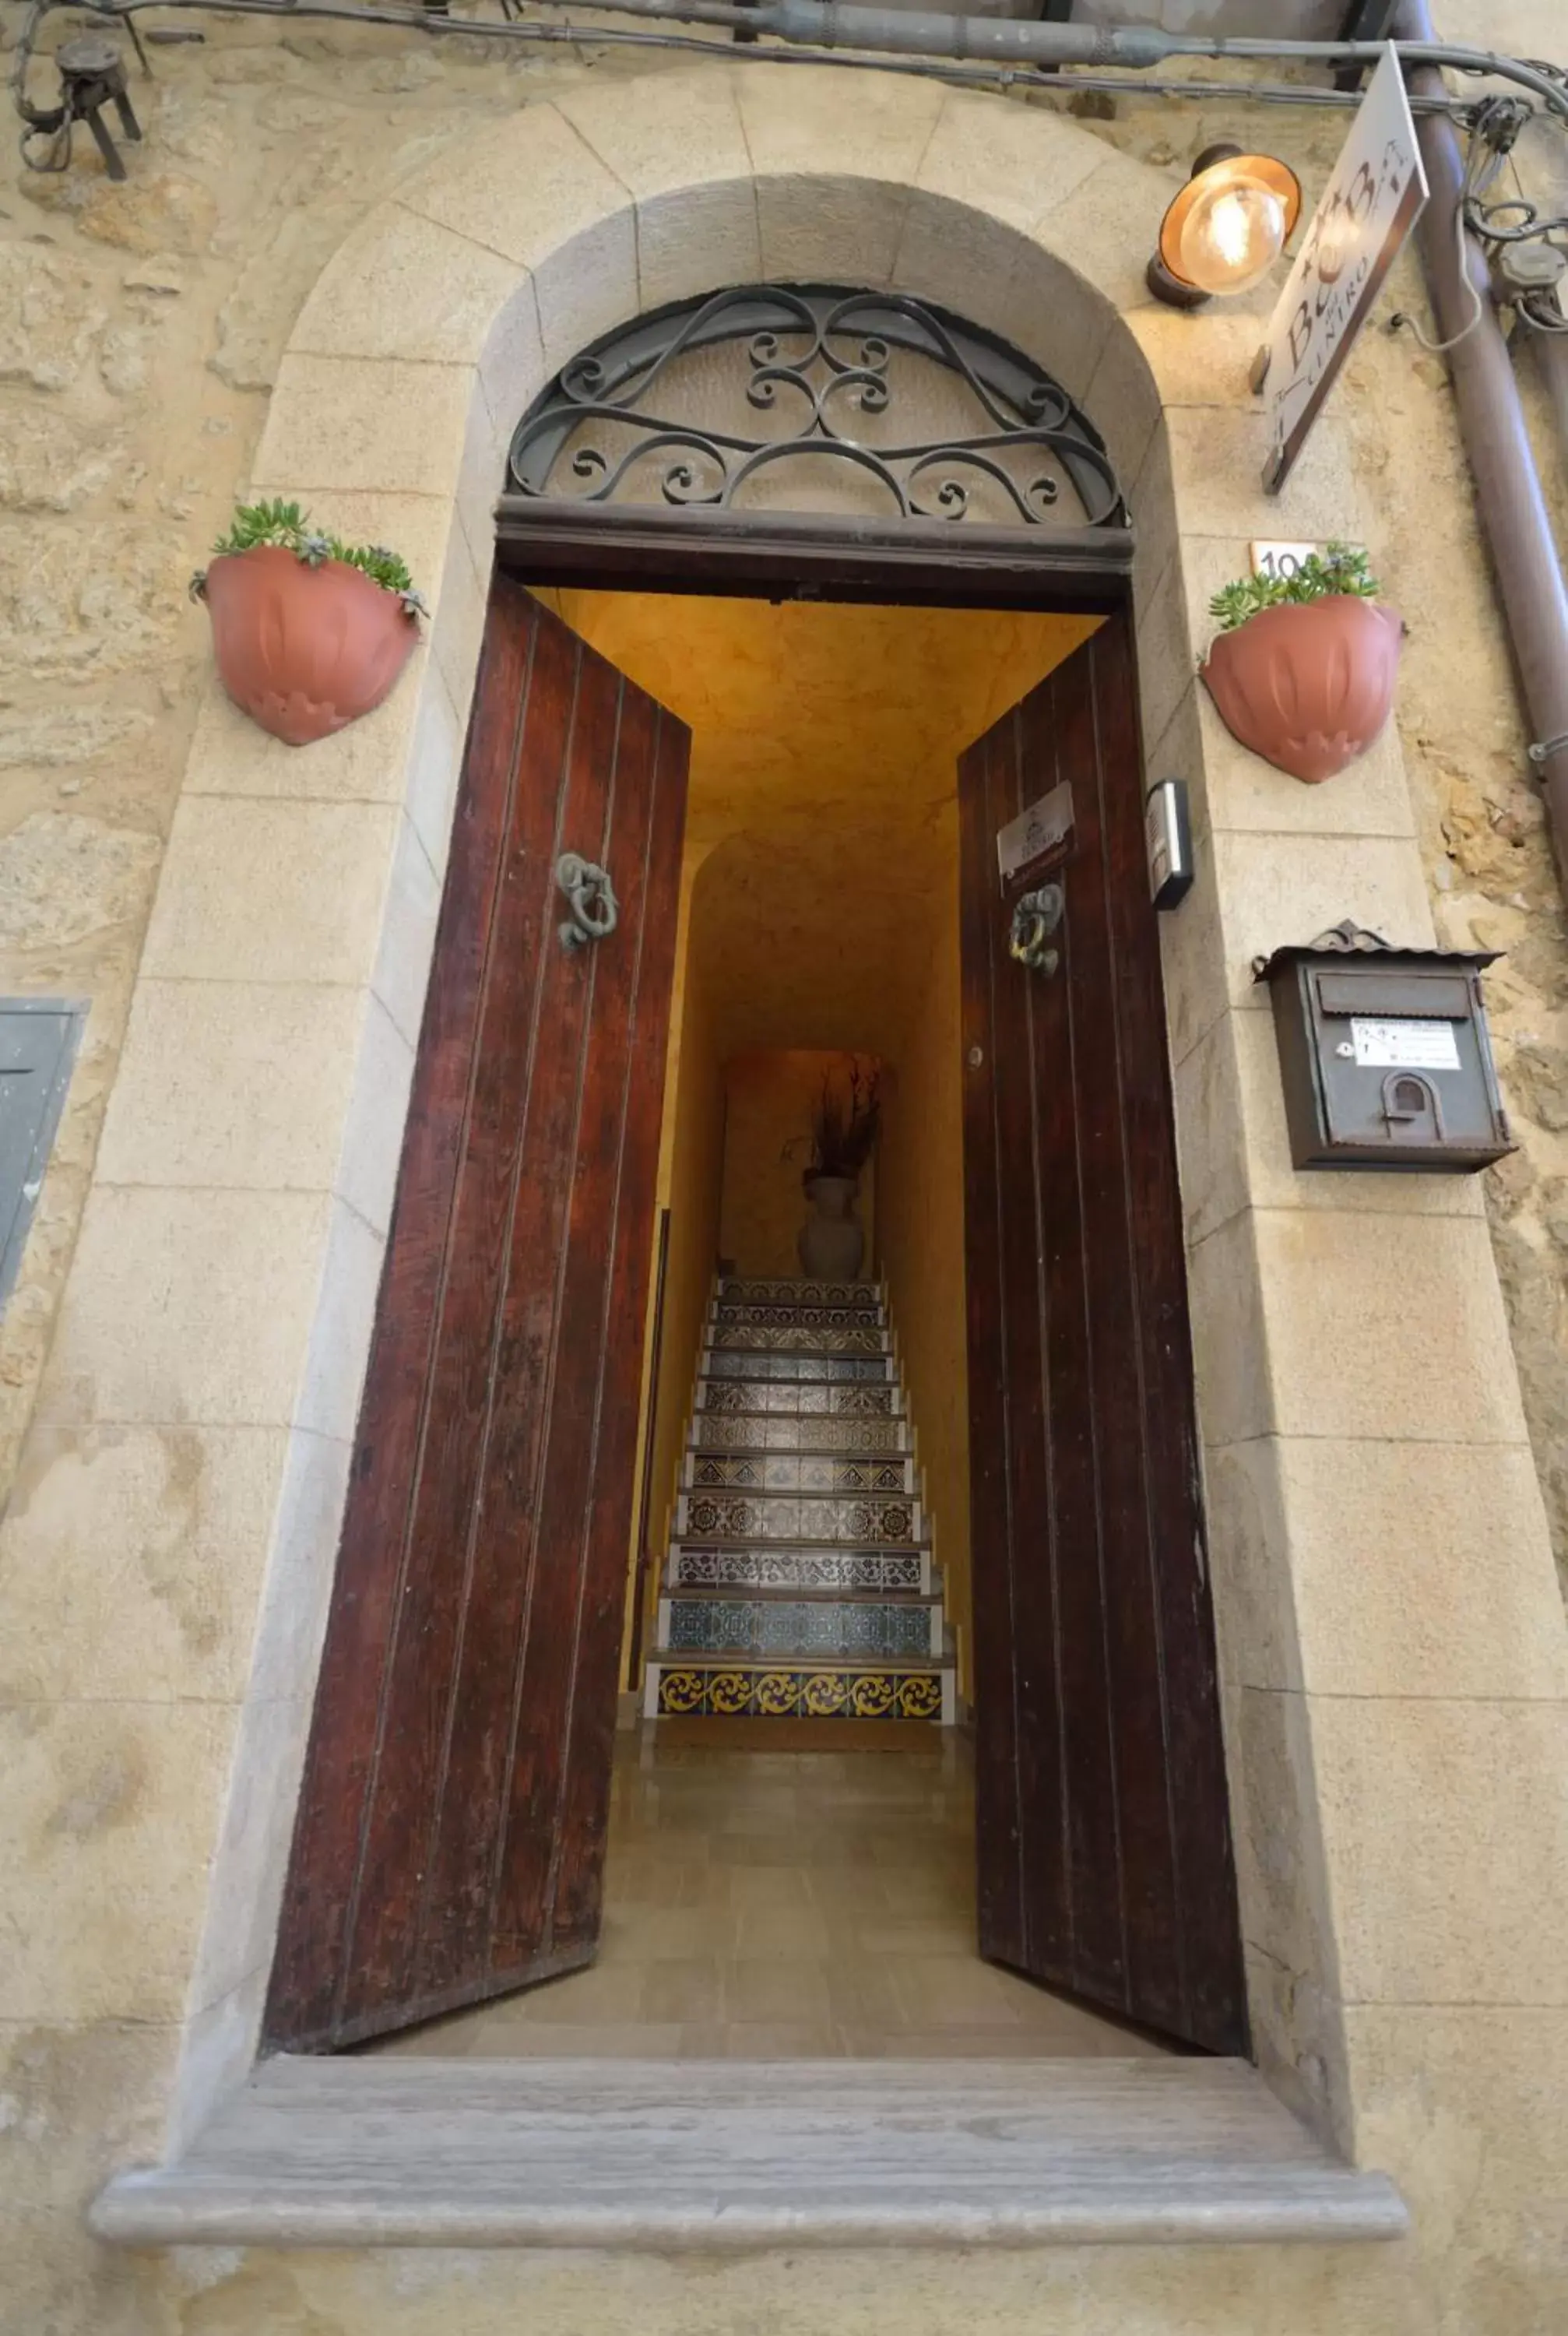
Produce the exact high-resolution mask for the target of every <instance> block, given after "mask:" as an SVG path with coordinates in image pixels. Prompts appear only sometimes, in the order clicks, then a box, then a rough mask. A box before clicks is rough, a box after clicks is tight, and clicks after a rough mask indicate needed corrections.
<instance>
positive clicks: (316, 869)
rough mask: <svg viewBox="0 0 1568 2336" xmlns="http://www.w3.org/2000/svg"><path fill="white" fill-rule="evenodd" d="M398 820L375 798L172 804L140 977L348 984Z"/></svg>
mask: <svg viewBox="0 0 1568 2336" xmlns="http://www.w3.org/2000/svg"><path fill="white" fill-rule="evenodd" d="M405 825H406V822H404V821H403V820H402V819H401V816H400V814H399V813H397V812H396V811H394V810H393V809H392V808H391V807H390V806H389V805H387V804H384V803H253V802H236V801H230V800H215V799H214V798H212V797H209V796H200V795H197V796H191V797H190V798H187V799H185V800H183V801H181V803H180V807H179V809H178V810H177V811H176V813H175V815H174V826H173V830H172V832H171V833H170V839H169V848H168V851H167V852H166V854H165V857H164V861H163V872H162V876H161V880H160V882H159V887H158V897H157V899H156V900H155V901H154V903H153V908H152V917H151V923H150V924H149V926H148V931H147V945H146V948H145V949H144V951H143V954H142V959H141V968H142V972H143V974H144V975H161V976H163V977H164V978H166V979H170V980H181V979H183V980H190V981H230V982H232V981H241V982H300V981H307V982H346V983H349V984H351V985H354V986H355V987H357V986H358V985H359V984H360V983H361V982H363V981H364V979H365V975H366V973H367V972H368V970H369V969H370V968H371V966H372V965H373V964H374V963H375V952H376V946H377V941H378V939H379V937H380V933H381V927H382V913H383V906H384V903H385V900H386V896H387V887H388V875H389V872H390V871H391V869H392V866H393V861H394V851H395V848H396V845H397V842H398V838H399V835H400V832H401V831H402V829H403V828H404V826H405Z"/></svg>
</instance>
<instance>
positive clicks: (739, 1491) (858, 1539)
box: [645, 1280, 956, 1726]
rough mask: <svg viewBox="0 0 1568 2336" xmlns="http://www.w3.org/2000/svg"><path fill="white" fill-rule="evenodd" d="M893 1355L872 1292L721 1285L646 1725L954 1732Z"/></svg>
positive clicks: (652, 1665)
mask: <svg viewBox="0 0 1568 2336" xmlns="http://www.w3.org/2000/svg"><path fill="white" fill-rule="evenodd" d="M955 1703H956V1698H955V1679H954V1669H953V1661H952V1656H951V1652H950V1633H949V1630H948V1627H947V1622H946V1619H945V1616H944V1613H943V1608H942V1597H941V1587H940V1582H939V1581H938V1580H937V1578H936V1576H935V1574H934V1572H933V1570H932V1565H931V1555H930V1545H929V1541H928V1539H927V1535H926V1530H925V1520H924V1516H923V1514H922V1511H921V1507H920V1488H919V1480H918V1477H917V1475H916V1470H915V1462H914V1455H913V1450H912V1444H911V1434H910V1423H909V1420H908V1417H907V1416H906V1412H905V1406H904V1397H903V1389H902V1387H901V1383H900V1377H899V1368H898V1360H897V1354H896V1350H895V1348H894V1343H893V1338H892V1334H891V1329H889V1326H888V1320H887V1309H886V1307H885V1305H884V1303H883V1300H882V1296H881V1290H879V1289H878V1288H877V1287H876V1285H875V1284H873V1283H869V1282H832V1283H823V1282H784V1281H768V1282H744V1281H733V1280H726V1281H725V1282H722V1283H721V1284H720V1285H719V1288H718V1290H717V1292H716V1296H715V1299H714V1301H713V1303H712V1306H711V1307H710V1309H709V1314H708V1322H707V1329H706V1338H705V1344H704V1348H703V1353H702V1358H701V1361H700V1364H699V1368H698V1377H697V1386H696V1403H695V1406H694V1411H693V1417H692V1428H691V1434H690V1436H689V1439H688V1443H687V1456H686V1461H685V1465H684V1468H683V1471H682V1482H681V1488H680V1493H679V1496H678V1499H677V1508H676V1515H675V1524H674V1532H673V1537H672V1542H671V1547H670V1552H669V1559H668V1563H667V1567H666V1570H665V1578H664V1585H663V1592H662V1595H661V1597H660V1600H659V1608H658V1625H657V1644H656V1645H655V1648H654V1650H653V1653H652V1655H651V1656H650V1658H649V1662H648V1686H647V1694H646V1702H645V1709H646V1710H647V1713H648V1717H649V1718H671V1719H673V1718H679V1719H703V1718H723V1719H735V1718H745V1719H755V1720H757V1721H767V1720H780V1719H809V1720H821V1719H842V1720H844V1721H846V1722H847V1723H850V1724H853V1723H854V1722H855V1721H857V1720H879V1721H886V1720H901V1721H904V1722H910V1723H916V1724H923V1725H928V1726H929V1725H930V1724H932V1723H937V1724H940V1725H949V1726H950V1725H951V1724H952V1721H953V1719H954V1717H955Z"/></svg>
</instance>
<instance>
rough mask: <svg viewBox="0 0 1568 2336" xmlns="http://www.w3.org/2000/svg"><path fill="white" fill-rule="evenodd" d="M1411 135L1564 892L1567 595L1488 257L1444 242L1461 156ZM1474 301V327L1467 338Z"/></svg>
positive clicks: (1440, 321) (1424, 121)
mask: <svg viewBox="0 0 1568 2336" xmlns="http://www.w3.org/2000/svg"><path fill="white" fill-rule="evenodd" d="M1396 33H1397V34H1398V37H1399V38H1400V39H1402V40H1404V39H1408V40H1411V41H1417V42H1427V41H1430V40H1431V39H1432V36H1433V35H1432V17H1431V11H1430V9H1429V8H1428V6H1427V0H1403V5H1402V6H1401V8H1400V11H1399V15H1398V18H1397V20H1396ZM1409 78H1410V81H1411V83H1412V86H1413V87H1415V88H1417V89H1426V88H1429V87H1430V85H1431V84H1432V83H1437V81H1438V80H1439V75H1438V73H1437V68H1436V67H1435V66H1432V65H1417V66H1415V67H1414V68H1413V69H1412V70H1411V72H1410V75H1409ZM1416 135H1417V139H1418V140H1419V141H1420V147H1421V155H1422V159H1423V161H1425V163H1426V165H1427V180H1428V181H1429V184H1430V187H1431V197H1430V200H1429V201H1428V202H1427V208H1426V209H1425V211H1424V212H1423V213H1422V215H1421V220H1420V224H1419V226H1418V228H1417V244H1418V246H1419V248H1420V252H1421V259H1422V264H1423V267H1424V268H1425V270H1426V275H1427V288H1428V290H1429V292H1430V294H1431V299H1432V308H1433V313H1434V314H1435V316H1436V317H1437V330H1438V333H1439V335H1440V336H1441V337H1442V338H1443V339H1444V340H1453V341H1454V342H1455V346H1454V347H1452V348H1451V349H1449V350H1448V351H1447V361H1448V368H1449V372H1450V374H1451V375H1452V377H1453V383H1454V399H1455V403H1456V405H1457V406H1458V409H1459V430H1460V434H1461V436H1462V437H1463V439H1464V442H1465V453H1466V459H1467V460H1468V462H1469V464H1470V470H1471V473H1472V475H1473V477H1474V479H1475V501H1476V503H1477V506H1478V508H1479V510H1480V514H1481V524H1482V527H1483V529H1484V530H1485V536H1486V542H1487V548H1488V549H1489V550H1490V552H1491V554H1492V565H1493V569H1494V570H1495V575H1496V579H1497V589H1498V593H1499V596H1500V597H1501V599H1502V603H1503V614H1504V618H1505V623H1506V625H1507V628H1508V638H1509V640H1510V643H1511V645H1512V647H1513V650H1514V664H1515V666H1516V667H1517V669H1518V675H1519V684H1520V689H1521V692H1522V694H1523V696H1524V706H1525V711H1526V714H1527V715H1528V718H1529V725H1530V729H1531V733H1532V736H1533V739H1534V742H1535V743H1536V744H1537V745H1542V746H1551V747H1552V748H1553V751H1552V752H1551V753H1549V754H1544V755H1542V756H1541V758H1540V759H1539V760H1538V761H1536V762H1535V763H1534V771H1535V775H1536V776H1537V777H1538V778H1539V779H1540V781H1541V784H1542V789H1543V792H1544V796H1545V800H1546V815H1547V819H1548V821H1549V822H1550V825H1551V830H1552V842H1553V851H1554V852H1555V853H1556V858H1557V872H1558V876H1559V878H1560V880H1561V881H1562V882H1563V886H1564V888H1565V889H1568V587H1565V586H1564V583H1563V563H1562V560H1560V558H1559V557H1558V552H1557V545H1556V540H1555V539H1554V537H1553V532H1552V521H1551V519H1550V517H1549V515H1548V513H1547V510H1546V503H1545V499H1544V495H1543V494H1542V492H1541V475H1540V472H1539V471H1538V470H1537V468H1536V465H1535V453H1534V447H1533V446H1532V445H1531V443H1530V433H1529V431H1528V429H1527V428H1526V426H1525V421H1524V403H1523V401H1522V399H1521V397H1520V394H1519V384H1518V382H1517V380H1516V379H1515V378H1514V360H1513V356H1512V355H1511V353H1510V351H1509V347H1508V343H1507V341H1506V339H1505V336H1504V333H1503V327H1502V325H1501V323H1500V322H1499V320H1498V316H1497V310H1496V307H1495V304H1494V302H1493V299H1492V290H1491V277H1490V271H1489V269H1488V268H1487V264H1486V255H1485V251H1484V249H1483V248H1482V246H1481V244H1480V243H1479V242H1478V240H1477V239H1476V238H1475V236H1473V235H1470V234H1466V236H1465V237H1464V238H1463V242H1462V247H1461V243H1460V241H1459V239H1457V238H1456V236H1455V233H1454V211H1455V207H1456V204H1457V203H1458V202H1459V200H1460V198H1461V191H1462V188H1463V182H1464V177H1465V163H1464V158H1463V156H1462V155H1461V153H1460V151H1459V141H1458V139H1457V138H1456V135H1455V132H1454V127H1453V124H1452V123H1451V122H1449V121H1448V120H1447V119H1446V117H1445V116H1444V115H1442V114H1435V113H1428V114H1424V115H1422V116H1421V118H1420V121H1419V122H1418V125H1417V132H1416ZM1472 295H1474V297H1475V298H1477V299H1479V301H1480V302H1481V315H1480V320H1479V322H1478V323H1476V324H1475V326H1473V328H1472V329H1470V330H1469V331H1466V329H1465V328H1466V326H1467V325H1469V324H1470V320H1471V318H1472V316H1474V315H1475V308H1474V302H1473V299H1472Z"/></svg>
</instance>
